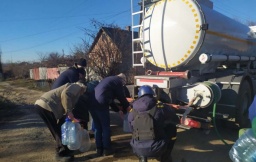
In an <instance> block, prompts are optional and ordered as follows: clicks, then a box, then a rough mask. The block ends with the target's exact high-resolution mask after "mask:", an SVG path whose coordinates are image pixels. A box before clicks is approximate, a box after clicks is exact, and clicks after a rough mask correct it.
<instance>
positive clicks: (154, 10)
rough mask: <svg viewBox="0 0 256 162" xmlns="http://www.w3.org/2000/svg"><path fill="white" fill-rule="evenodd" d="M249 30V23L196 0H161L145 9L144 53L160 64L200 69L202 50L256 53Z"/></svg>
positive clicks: (164, 66)
mask: <svg viewBox="0 0 256 162" xmlns="http://www.w3.org/2000/svg"><path fill="white" fill-rule="evenodd" d="M249 32H250V28H249V27H248V26H246V25H244V24H241V23H239V22H237V21H235V20H233V19H230V18H228V17H226V16H224V15H222V14H220V13H218V12H216V11H215V10H213V9H212V8H211V7H209V6H206V5H204V4H199V3H198V2H197V1H195V0H161V1H159V2H157V3H154V4H153V5H151V6H149V7H148V9H147V10H146V11H145V18H144V51H145V52H144V55H145V57H146V58H147V60H148V61H149V62H151V63H152V64H154V65H156V66H157V67H161V68H165V69H167V68H169V69H171V68H177V67H178V68H181V69H182V68H186V69H198V68H199V65H200V62H199V55H200V54H202V53H206V54H211V55H239V56H252V55H256V42H255V39H254V41H253V39H250V37H249ZM140 35H141V36H142V32H140Z"/></svg>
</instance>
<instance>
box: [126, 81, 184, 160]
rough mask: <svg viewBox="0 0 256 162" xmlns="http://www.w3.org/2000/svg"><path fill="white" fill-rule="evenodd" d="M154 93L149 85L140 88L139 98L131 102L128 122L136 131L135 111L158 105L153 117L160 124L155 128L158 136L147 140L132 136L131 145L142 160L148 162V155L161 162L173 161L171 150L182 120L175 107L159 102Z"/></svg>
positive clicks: (147, 109) (141, 111) (146, 109)
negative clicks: (177, 126)
mask: <svg viewBox="0 0 256 162" xmlns="http://www.w3.org/2000/svg"><path fill="white" fill-rule="evenodd" d="M154 94H155V93H154V90H153V89H152V88H151V87H150V86H148V85H143V86H141V87H140V88H139V92H138V99H136V100H135V101H133V102H132V103H131V106H132V110H131V111H130V113H129V115H128V122H129V124H130V128H131V130H132V132H134V131H135V130H134V129H133V128H134V127H135V125H134V123H135V122H134V119H135V115H134V114H135V113H133V111H136V112H138V113H143V112H146V111H150V110H151V109H152V108H154V107H156V110H155V113H154V115H153V117H154V119H155V122H156V123H157V125H158V127H156V128H154V132H155V133H156V135H155V136H156V137H157V138H155V139H147V140H140V139H135V138H132V139H131V141H130V145H131V146H132V149H133V152H134V153H135V154H136V155H137V156H138V157H139V158H140V162H146V161H147V158H148V157H151V158H156V159H158V160H159V161H161V162H172V157H171V152H172V149H173V146H174V143H175V141H176V133H177V128H176V125H177V124H178V123H179V122H180V120H179V118H178V116H177V115H176V113H175V111H174V109H172V108H171V107H169V106H166V105H164V104H163V103H161V102H158V101H157V100H156V98H155V97H154ZM141 124H142V125H143V123H141ZM154 125H155V124H154Z"/></svg>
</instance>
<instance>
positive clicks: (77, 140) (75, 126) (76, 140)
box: [67, 121, 82, 150]
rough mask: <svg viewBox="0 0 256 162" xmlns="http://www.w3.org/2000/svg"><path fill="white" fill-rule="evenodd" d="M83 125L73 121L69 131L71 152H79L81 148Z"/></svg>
mask: <svg viewBox="0 0 256 162" xmlns="http://www.w3.org/2000/svg"><path fill="white" fill-rule="evenodd" d="M81 129H82V128H81V125H80V124H79V123H77V122H74V121H72V122H71V124H70V129H69V134H68V135H69V137H68V145H67V146H68V148H69V149H70V150H78V149H79V148H80V147H81V137H82V136H81Z"/></svg>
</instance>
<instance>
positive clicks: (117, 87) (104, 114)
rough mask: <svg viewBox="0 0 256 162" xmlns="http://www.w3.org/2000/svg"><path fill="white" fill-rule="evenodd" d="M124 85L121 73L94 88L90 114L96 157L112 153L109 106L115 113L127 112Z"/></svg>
mask: <svg viewBox="0 0 256 162" xmlns="http://www.w3.org/2000/svg"><path fill="white" fill-rule="evenodd" d="M125 84H126V76H125V75H124V74H123V73H121V74H119V75H116V76H109V77H106V78H104V79H103V80H102V81H100V83H99V84H98V85H97V86H96V87H95V98H94V101H95V102H93V100H91V103H94V106H92V107H93V108H91V109H90V112H91V115H92V118H93V122H94V126H95V142H96V147H97V156H107V155H110V154H113V153H114V151H113V148H112V146H111V138H110V136H111V135H110V131H111V130H110V114H109V106H110V107H111V108H112V109H113V110H114V111H116V112H118V111H120V110H121V111H122V112H123V113H126V112H127V110H130V104H129V102H128V101H127V99H126V96H125V92H124V88H123V85H125ZM114 99H117V100H118V101H119V102H120V105H121V106H120V107H118V106H117V105H116V104H115V102H114Z"/></svg>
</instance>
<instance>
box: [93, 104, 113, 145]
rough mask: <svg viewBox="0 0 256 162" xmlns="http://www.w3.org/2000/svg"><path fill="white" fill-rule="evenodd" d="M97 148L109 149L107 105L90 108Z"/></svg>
mask: <svg viewBox="0 0 256 162" xmlns="http://www.w3.org/2000/svg"><path fill="white" fill-rule="evenodd" d="M91 115H92V118H93V123H94V127H95V142H96V147H97V149H111V139H110V134H111V133H110V131H111V130H110V115H109V107H108V106H106V107H100V108H98V107H97V108H93V109H91Z"/></svg>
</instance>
